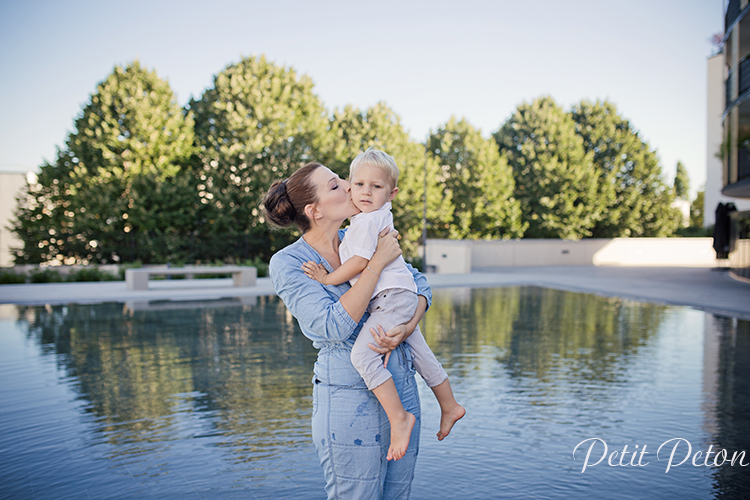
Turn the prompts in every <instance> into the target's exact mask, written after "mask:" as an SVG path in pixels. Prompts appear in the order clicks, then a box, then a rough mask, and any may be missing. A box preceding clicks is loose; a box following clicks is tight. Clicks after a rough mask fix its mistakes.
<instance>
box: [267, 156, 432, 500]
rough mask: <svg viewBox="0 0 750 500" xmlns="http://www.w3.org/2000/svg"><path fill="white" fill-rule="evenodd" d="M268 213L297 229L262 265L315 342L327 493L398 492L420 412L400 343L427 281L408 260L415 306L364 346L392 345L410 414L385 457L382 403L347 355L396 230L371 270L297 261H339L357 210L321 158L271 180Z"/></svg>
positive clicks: (316, 405)
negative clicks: (319, 275) (398, 452)
mask: <svg viewBox="0 0 750 500" xmlns="http://www.w3.org/2000/svg"><path fill="white" fill-rule="evenodd" d="M263 207H264V209H265V213H266V218H267V220H268V221H269V222H270V223H271V224H273V225H275V226H279V227H289V226H292V225H296V226H297V227H298V228H299V229H300V231H301V232H302V237H301V238H300V239H299V240H297V241H296V242H295V243H292V244H291V245H289V246H288V247H286V248H284V249H282V250H281V251H279V252H277V253H276V254H275V255H274V256H273V257H272V258H271V262H270V265H269V274H270V275H271V281H272V283H273V287H274V289H275V290H276V293H277V294H278V295H279V297H281V299H282V300H283V301H284V304H285V305H286V306H287V308H288V309H289V310H290V311H291V313H292V314H293V315H294V317H295V318H297V321H298V322H299V325H300V328H301V329H302V333H304V335H305V336H306V337H308V338H309V339H310V340H312V341H313V346H314V347H315V348H317V349H319V352H318V360H317V361H316V363H315V367H314V373H315V375H314V377H313V417H312V434H313V443H314V444H315V448H316V449H317V451H318V457H319V458H320V464H321V466H322V467H323V472H324V475H325V480H326V492H327V493H328V498H347V499H362V500H366V499H405V498H409V495H410V493H411V483H412V480H413V478H414V467H415V465H416V458H417V454H418V450H419V431H420V423H421V412H420V404H419V394H418V392H417V386H416V382H415V379H414V373H415V371H414V368H413V366H412V362H411V353H410V351H409V349H408V348H407V347H406V346H405V345H404V344H402V342H403V340H404V339H405V338H407V337H408V336H409V334H411V332H412V331H413V330H414V329H415V328H416V326H417V324H418V323H419V321H420V320H421V319H422V316H423V315H424V312H425V311H426V310H427V307H428V306H429V302H430V300H431V298H432V294H431V291H430V287H429V285H428V284H427V280H426V279H425V278H424V276H422V275H421V274H420V273H419V272H417V271H416V270H414V269H413V268H411V267H410V270H411V272H412V273H413V274H414V280H415V281H416V283H417V288H418V294H419V307H418V308H417V311H416V313H415V315H414V317H413V318H412V319H411V321H409V323H407V324H405V325H400V326H397V327H395V328H394V329H392V330H390V331H388V332H383V331H382V329H380V331H379V332H374V333H373V345H372V346H371V348H373V349H374V350H376V351H377V352H380V353H382V354H385V353H388V352H391V356H390V360H389V362H388V370H390V371H391V373H392V375H393V381H394V383H395V384H396V388H397V390H398V393H399V396H400V397H401V402H402V403H403V405H404V408H405V409H406V411H408V412H410V413H412V414H413V415H414V416H415V417H416V424H415V425H414V430H413V431H412V435H411V439H410V444H409V448H408V450H407V452H406V455H405V456H404V458H402V459H401V460H398V461H388V460H386V454H387V452H388V447H389V440H390V428H389V423H388V418H387V416H386V414H385V411H384V410H383V408H382V407H381V406H380V404H379V403H378V401H377V399H376V398H375V396H374V395H373V394H372V392H370V391H368V390H367V387H366V385H365V383H364V381H363V380H362V377H361V376H360V375H359V373H357V371H356V370H355V369H354V367H353V366H352V363H351V359H350V354H351V348H352V346H353V345H354V341H355V339H356V338H357V334H358V333H359V329H360V328H361V325H362V324H363V323H364V320H366V319H367V318H366V317H365V316H366V315H365V311H366V309H367V305H368V303H369V302H370V297H371V296H372V292H373V290H374V289H375V285H376V284H377V281H378V275H379V274H380V272H381V271H382V270H383V268H384V267H385V266H386V265H387V264H389V263H390V262H392V261H393V260H394V259H395V258H396V257H398V256H399V255H400V254H401V249H400V248H399V246H398V242H397V240H396V238H395V236H396V233H395V232H391V233H389V234H381V235H380V236H381V237H380V240H379V243H378V246H377V250H376V252H375V254H374V255H373V257H372V259H371V260H370V263H369V267H370V272H365V273H363V274H362V276H361V277H360V279H359V280H358V281H357V283H356V284H355V285H354V286H350V285H349V284H348V283H344V284H342V285H338V286H325V285H322V284H320V283H318V282H316V281H314V280H312V279H310V278H308V277H307V276H305V273H304V271H303V269H302V265H303V264H304V263H305V262H307V261H310V260H312V261H314V262H319V263H321V264H322V265H323V266H325V268H326V269H327V270H328V272H332V271H333V270H334V269H336V268H338V267H339V266H340V265H341V262H340V260H339V253H338V248H339V244H340V242H341V238H342V237H343V235H344V231H342V230H340V229H339V228H340V227H341V224H342V223H343V222H344V220H346V219H347V218H349V217H351V216H352V215H355V214H357V213H358V212H359V210H358V209H357V208H356V207H355V206H354V205H353V204H352V201H351V193H350V189H349V183H348V182H347V181H345V180H342V179H340V178H339V176H338V175H336V174H334V173H333V172H332V171H331V170H329V169H328V168H326V167H324V166H323V165H321V164H319V163H309V164H307V165H305V166H304V167H302V168H300V169H299V170H297V171H296V172H295V173H294V174H292V175H291V176H290V177H289V178H288V179H287V180H285V181H276V182H274V183H273V184H272V185H271V187H270V189H269V190H268V194H267V195H266V198H265V200H264V201H263Z"/></svg>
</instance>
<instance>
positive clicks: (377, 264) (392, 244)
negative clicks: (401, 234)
mask: <svg viewBox="0 0 750 500" xmlns="http://www.w3.org/2000/svg"><path fill="white" fill-rule="evenodd" d="M388 231H389V230H388V229H387V228H386V229H384V230H383V232H381V233H380V237H379V239H378V247H377V250H375V254H374V255H373V256H372V259H370V264H369V266H368V267H369V268H370V271H372V272H366V273H362V275H361V276H360V277H359V279H358V280H357V282H356V283H355V284H354V286H353V287H351V289H350V290H349V291H348V292H346V293H345V294H344V295H342V296H341V299H339V300H340V302H341V305H342V306H343V307H344V309H346V311H347V312H348V313H349V315H350V316H351V317H352V318H354V319H355V320H356V321H357V322H359V320H360V319H362V316H363V315H364V314H365V311H366V310H367V306H368V305H369V304H370V299H371V298H372V293H373V292H374V291H375V285H377V284H378V280H379V279H380V274H381V273H382V272H383V269H385V266H387V265H388V264H390V263H391V262H393V261H394V260H395V259H396V258H397V257H398V256H399V255H401V247H400V246H399V245H398V239H397V238H398V231H390V232H388Z"/></svg>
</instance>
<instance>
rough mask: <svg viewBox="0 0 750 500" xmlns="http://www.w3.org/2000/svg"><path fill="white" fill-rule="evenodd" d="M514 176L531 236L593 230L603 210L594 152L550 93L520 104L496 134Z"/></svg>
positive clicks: (580, 235)
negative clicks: (599, 197)
mask: <svg viewBox="0 0 750 500" xmlns="http://www.w3.org/2000/svg"><path fill="white" fill-rule="evenodd" d="M494 138H495V141H496V142H497V144H498V146H499V149H500V152H501V153H502V154H503V155H504V156H505V157H506V158H507V159H508V164H509V165H510V166H511V168H512V169H513V176H514V179H515V184H516V188H515V198H516V199H517V200H518V201H519V202H520V203H521V210H522V212H523V220H525V221H527V222H528V223H529V227H528V229H527V230H526V232H525V233H524V237H527V238H565V239H579V238H583V237H587V236H591V234H592V229H593V227H594V225H595V224H596V221H597V220H598V219H599V217H600V215H601V202H600V201H599V200H598V198H597V187H598V186H597V184H598V178H597V175H595V171H594V169H593V164H592V158H593V154H592V153H588V152H586V150H585V149H584V147H583V140H582V139H581V137H580V136H579V135H577V134H576V129H575V123H574V122H573V120H572V118H571V117H570V115H569V114H567V113H565V112H564V111H563V110H562V108H560V107H559V106H558V105H557V104H556V103H555V101H554V100H553V99H552V98H551V97H542V98H539V99H536V100H535V101H534V102H532V103H531V104H526V103H524V104H521V105H520V106H518V108H517V109H516V112H515V113H514V114H513V115H512V116H511V117H510V118H509V119H508V121H507V122H505V124H504V125H503V126H502V127H501V128H500V130H498V131H497V132H495V134H494Z"/></svg>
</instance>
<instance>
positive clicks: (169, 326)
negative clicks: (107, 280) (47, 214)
mask: <svg viewBox="0 0 750 500" xmlns="http://www.w3.org/2000/svg"><path fill="white" fill-rule="evenodd" d="M183 305H184V304H183ZM204 306H205V304H204ZM16 318H17V319H16V321H15V322H14V323H13V325H12V328H11V327H10V326H7V324H6V323H2V325H5V326H3V327H2V328H3V330H2V331H0V333H2V335H0V342H3V343H8V342H11V340H12V338H13V336H14V335H20V336H22V337H23V338H24V339H25V340H26V341H27V342H28V344H29V345H28V346H27V348H26V350H25V351H23V352H24V353H25V354H23V355H24V356H26V357H27V358H26V361H25V362H26V363H31V362H32V361H33V363H43V362H44V360H51V361H53V362H54V364H55V366H56V370H57V372H56V373H55V374H53V375H49V374H48V375H47V376H48V378H47V379H43V378H41V377H42V375H40V370H39V369H36V368H35V369H34V370H25V369H24V368H23V367H21V366H20V365H18V364H14V363H13V362H12V361H11V358H10V357H8V358H3V357H2V356H0V367H1V368H2V370H3V376H11V375H12V373H11V372H14V371H15V372H18V373H22V374H23V377H29V380H34V377H37V378H39V381H38V383H36V385H35V386H34V387H36V389H35V390H29V391H27V394H26V395H25V396H19V395H18V394H17V393H12V394H11V393H10V392H9V391H10V390H11V389H9V388H2V389H0V401H6V403H0V417H2V418H3V420H6V419H13V418H15V419H16V420H18V419H24V418H28V419H30V422H31V421H33V419H34V418H35V417H34V415H36V414H38V413H39V411H38V410H34V413H29V412H30V411H31V410H29V412H26V413H24V410H20V409H19V408H23V407H25V406H24V405H26V406H33V405H37V406H44V405H47V408H48V410H47V411H49V412H51V411H56V412H60V414H61V415H62V414H63V413H64V412H65V411H67V412H69V414H70V416H69V417H65V419H63V417H60V419H61V420H64V421H65V422H66V424H65V425H64V426H61V427H60V429H59V430H54V431H53V430H48V429H45V427H44V425H43V423H42V421H41V420H40V422H39V423H38V424H36V423H35V424H34V425H32V424H29V425H27V426H26V427H23V426H20V424H19V426H18V427H14V428H13V429H11V430H10V431H8V432H9V433H7V434H6V435H5V436H4V437H3V438H0V441H2V442H0V445H2V446H0V447H4V449H6V450H16V449H18V450H20V449H22V448H23V446H22V444H21V443H23V441H24V440H26V439H29V436H28V433H29V432H33V433H36V434H44V435H45V436H47V437H45V438H44V439H46V440H48V441H54V440H55V439H56V438H55V436H57V435H59V434H60V433H64V434H65V436H66V437H65V447H64V448H65V449H62V447H61V448H60V449H61V450H62V451H60V453H61V454H62V455H57V456H56V455H54V453H53V454H49V457H52V458H42V457H43V453H42V451H38V452H36V453H32V454H31V455H29V457H30V458H29V459H28V461H27V463H23V462H18V461H16V462H15V463H11V459H10V458H9V457H8V456H6V455H2V458H1V459H0V478H1V479H3V483H4V484H8V485H10V488H9V490H8V491H10V492H14V491H23V484H21V483H22V481H21V482H19V480H18V479H11V478H13V477H16V476H18V477H22V476H23V474H22V472H23V471H31V470H36V469H38V468H39V464H42V466H44V464H46V463H47V461H48V460H61V458H60V457H61V456H63V455H65V456H68V457H69V456H73V457H74V458H75V459H76V460H80V461H81V465H80V466H79V469H75V462H74V463H73V464H71V465H70V466H69V468H68V469H67V470H65V471H62V470H61V471H60V473H59V474H60V475H59V476H58V475H56V474H57V473H54V472H49V473H48V476H45V481H46V484H48V485H49V484H52V485H55V484H58V485H59V486H60V490H59V491H68V492H72V491H76V488H79V489H80V488H82V489H84V490H86V491H87V492H88V493H89V494H92V493H91V492H92V491H97V490H96V488H99V490H98V491H99V493H100V494H101V493H102V492H104V493H107V494H109V495H111V494H112V492H113V491H120V492H123V495H121V496H127V495H130V494H132V495H145V496H147V497H154V498H159V497H160V496H163V495H164V494H165V492H169V493H170V494H173V495H176V494H178V493H179V492H180V491H183V490H181V489H180V488H183V487H184V488H187V486H185V484H188V483H189V485H190V489H185V490H184V491H200V492H204V493H205V496H208V497H212V496H215V495H225V494H232V493H233V492H235V489H236V488H239V489H240V490H241V492H244V493H246V491H247V490H248V489H249V490H251V491H252V493H253V494H254V495H255V496H256V497H258V498H282V497H285V496H286V497H288V498H319V497H321V495H322V483H323V481H322V474H321V473H320V469H319V468H318V465H317V459H316V456H315V453H314V450H313V448H312V446H311V443H310V441H309V440H310V437H309V418H310V413H311V396H310V395H311V388H310V378H311V375H312V366H313V363H314V361H315V350H314V349H313V348H312V346H311V343H310V342H309V341H307V340H306V339H304V337H303V336H302V335H301V333H300V332H299V329H298V327H297V325H296V322H295V321H294V320H293V319H292V317H291V316H290V314H289V313H288V311H287V310H286V308H285V307H284V306H283V304H282V303H281V302H280V301H279V300H278V299H277V298H275V297H259V298H257V301H256V302H255V303H254V304H251V305H235V306H233V307H221V306H219V305H218V304H213V305H210V304H209V305H208V307H200V308H199V307H193V308H173V307H172V305H171V304H162V305H160V306H159V307H158V308H156V310H155V309H154V308H152V307H145V308H144V307H143V305H139V306H138V307H134V305H133V304H130V305H126V306H123V305H122V304H103V305H69V306H60V307H29V308H18V309H17V316H16ZM423 330H424V332H425V336H426V337H427V340H428V341H429V342H430V345H431V346H432V348H433V350H434V351H435V353H436V355H437V356H438V358H439V359H441V361H443V362H444V364H445V366H446V368H447V369H448V371H449V373H450V375H451V380H452V381H453V385H454V388H455V390H456V392H457V394H458V395H459V399H460V400H461V401H462V402H464V403H465V404H466V405H467V407H468V408H469V411H470V413H469V415H470V419H467V420H468V421H467V422H466V423H465V424H464V423H462V424H461V425H462V426H459V428H457V429H456V432H455V435H452V436H451V437H450V438H449V440H446V441H445V442H444V443H440V444H438V443H437V442H436V441H435V440H434V439H433V437H432V435H431V434H430V432H432V429H433V428H434V427H436V423H437V413H436V411H437V410H436V405H435V404H434V401H433V400H432V398H431V396H430V395H429V394H428V393H426V392H425V394H424V396H423V402H424V403H423V404H424V419H425V424H424V429H425V430H424V434H423V438H422V452H421V453H420V464H419V466H418V471H417V479H416V480H415V489H414V491H415V494H414V497H415V498H437V497H453V496H459V495H463V496H466V497H468V498H497V497H498V496H502V494H500V495H499V494H498V492H500V493H503V492H505V493H504V494H505V495H506V496H507V497H509V498H562V497H577V496H581V495H597V496H601V497H606V498H619V497H622V498H625V497H632V496H636V497H638V496H640V497H647V496H649V495H651V494H652V493H653V494H656V493H658V494H659V495H660V496H661V497H663V498H685V497H690V496H695V495H699V496H700V497H706V496H712V495H713V496H716V497H720V498H743V494H744V492H746V491H749V490H748V487H749V486H750V484H749V483H748V480H747V477H748V473H749V472H750V469H748V468H740V467H734V468H730V467H722V468H715V469H708V470H698V469H695V470H692V468H691V469H687V468H681V469H679V470H677V471H675V473H673V472H670V473H669V475H665V474H664V471H663V468H662V467H661V465H657V466H655V467H653V468H649V469H648V470H647V469H643V470H640V471H637V473H635V472H634V471H628V470H624V469H619V470H618V469H617V468H607V469H605V468H603V467H602V468H599V469H596V470H595V471H594V473H592V474H589V473H587V475H582V474H580V469H579V467H580V463H578V462H573V461H572V460H571V452H572V448H573V446H575V444H576V443H578V442H579V441H580V440H581V439H585V438H587V437H592V436H593V435H600V436H602V437H604V438H606V439H607V440H608V441H611V442H612V443H613V445H614V444H619V445H622V444H627V443H634V442H638V440H643V441H644V442H648V443H649V446H650V447H651V446H652V445H653V446H655V447H658V445H659V444H660V443H661V442H662V441H663V440H665V439H669V438H671V437H675V436H673V435H672V433H675V432H678V433H682V434H681V435H684V436H685V437H686V438H688V439H690V440H691V441H693V442H694V444H696V445H700V446H704V445H705V446H706V447H707V445H708V444H714V446H715V447H716V446H718V447H722V448H726V449H727V450H748V451H750V443H748V436H750V423H749V422H748V417H747V415H748V410H749V409H750V407H749V406H750V405H749V403H748V401H749V399H748V394H749V393H748V387H747V384H748V381H750V362H749V361H748V360H750V329H749V327H748V322H744V321H737V320H735V319H728V318H718V317H714V316H711V315H705V314H704V313H702V312H699V311H694V310H689V309H687V308H675V307H669V306H662V305H653V304H640V303H635V302H629V301H623V300H619V299H613V298H603V297H597V296H593V295H587V294H575V293H568V292H559V291H555V290H548V289H540V288H534V287H513V288H498V289H476V290H471V289H456V290H438V291H436V293H435V297H434V302H433V306H432V308H431V309H430V311H429V313H428V315H427V317H426V320H425V322H424V324H423ZM704 330H705V341H704ZM11 343H12V342H11ZM9 345H10V344H9ZM3 348H4V347H3V344H0V349H3ZM14 356H15V355H14ZM34 356H36V358H35V357H34ZM16 357H18V356H16ZM37 358H38V359H37ZM29 360H31V361H29ZM33 363H32V364H33ZM40 366H41V365H40ZM43 371H44V370H42V372H43ZM18 373H16V374H15V375H14V376H18ZM50 377H52V378H54V380H56V382H55V383H56V384H57V385H59V386H60V387H61V389H60V390H61V391H72V393H73V394H74V395H75V396H74V397H75V404H73V403H70V402H67V403H65V404H62V403H60V398H58V400H57V402H52V401H50V402H49V403H45V402H44V398H46V397H48V396H47V394H48V391H49V385H50V380H52V378H50ZM34 391H36V392H34ZM8 394H10V395H11V396H12V398H10V397H6V395H8ZM24 397H25V398H26V400H25V401H24ZM40 400H41V401H42V402H40ZM9 401H12V404H10V403H8V402H9ZM19 401H20V402H21V403H23V404H21V405H20V406H17V404H18V403H19ZM657 402H658V404H656V403H657ZM14 405H16V406H14ZM66 405H67V406H66ZM53 408H54V410H53ZM24 429H25V430H24ZM435 430H436V429H435ZM24 433H26V434H24ZM45 433H47V434H45ZM8 443H10V444H8ZM704 449H705V447H704ZM48 451H49V450H48ZM98 460H103V461H104V462H105V463H107V464H109V465H108V468H107V469H106V471H105V470H101V469H97V470H98V471H99V472H97V475H96V476H93V477H91V476H87V475H86V474H84V473H83V472H84V471H86V470H89V469H90V465H91V463H92V461H94V462H96V461H98ZM749 461H750V457H749V458H748V460H746V463H747V462H749ZM86 464H88V465H86ZM446 464H450V467H448V468H446ZM71 467H72V468H73V469H72V470H73V472H75V471H76V470H77V471H78V472H79V473H78V474H71ZM112 469H114V470H119V469H123V470H124V471H125V472H124V473H123V474H121V475H117V474H114V475H113V473H112V472H111V471H112ZM175 472H177V473H175ZM19 474H20V475H19ZM28 474H29V477H30V478H31V481H32V482H33V481H34V472H28ZM63 474H64V476H63ZM176 476H180V477H182V479H179V482H175V481H176V479H175V478H176ZM50 478H51V479H50ZM133 479H135V480H136V481H135V482H134V483H133V484H136V485H137V486H126V485H129V484H130V483H131V482H132V480H133ZM183 480H184V482H185V484H183ZM41 483H42V481H41V480H40V481H38V484H37V488H40V487H43V486H40V484H41ZM63 485H64V486H65V488H63V487H62V486H63ZM14 488H15V489H14ZM50 488H51V486H50ZM35 491H36V490H35ZM49 491H55V492H57V491H58V490H49ZM49 491H48V492H47V493H46V494H43V495H42V496H48V497H52V496H55V497H59V495H57V494H54V495H52V494H51V493H49ZM625 492H627V495H626V494H625ZM69 494H70V493H69ZM21 496H23V495H21ZM94 496H95V495H94ZM205 496H204V497H205ZM239 496H242V495H239ZM63 497H64V495H63Z"/></svg>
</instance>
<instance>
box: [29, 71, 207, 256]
mask: <svg viewBox="0 0 750 500" xmlns="http://www.w3.org/2000/svg"><path fill="white" fill-rule="evenodd" d="M192 125H193V123H192V118H191V116H190V115H189V114H188V115H185V114H183V111H182V109H181V108H180V107H179V106H178V105H177V102H176V99H175V96H174V94H173V92H172V90H171V88H170V87H169V83H167V82H166V81H165V80H162V79H160V78H159V77H158V76H157V75H156V73H155V72H154V71H148V70H147V69H145V68H143V67H142V66H141V65H140V63H139V62H138V61H135V62H133V63H131V64H129V65H127V66H125V67H120V66H116V67H115V69H114V71H113V72H112V74H110V75H109V76H108V77H107V78H106V79H105V80H104V81H103V82H101V83H100V84H99V85H98V86H97V89H96V92H94V93H93V94H92V95H91V99H90V101H89V103H88V104H86V106H84V108H83V111H82V113H81V115H80V116H79V117H78V119H76V121H75V132H73V133H71V134H70V135H69V136H68V138H67V140H66V143H65V147H64V148H63V149H62V150H58V153H57V158H56V160H55V161H54V162H52V163H45V164H44V165H42V167H41V172H40V173H39V175H38V178H37V182H36V183H34V184H30V185H29V186H28V187H27V193H26V194H25V195H24V196H22V197H21V199H20V200H19V201H20V204H19V208H18V211H17V212H16V218H15V223H14V230H15V232H16V234H18V236H19V237H20V239H21V240H22V241H23V243H24V246H23V248H22V249H18V250H17V251H16V252H15V260H16V263H19V264H20V263H29V262H31V263H38V262H45V261H51V260H58V261H61V262H65V263H88V262H97V263H107V262H123V261H133V260H141V261H143V262H165V261H167V260H169V259H171V258H178V259H179V258H183V257H184V256H185V252H186V247H187V239H188V234H189V232H190V229H191V227H192V223H193V217H192V214H193V209H194V207H195V201H196V199H195V197H194V187H193V185H192V184H191V181H190V179H191V177H192V176H191V174H190V173H189V160H190V157H191V155H192V153H193V130H192Z"/></svg>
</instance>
